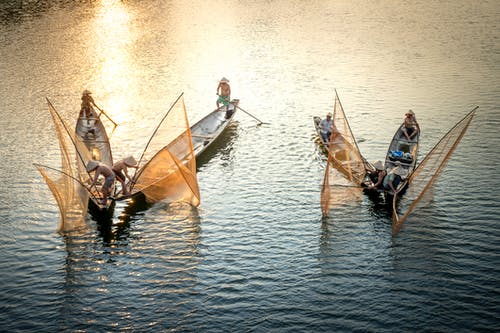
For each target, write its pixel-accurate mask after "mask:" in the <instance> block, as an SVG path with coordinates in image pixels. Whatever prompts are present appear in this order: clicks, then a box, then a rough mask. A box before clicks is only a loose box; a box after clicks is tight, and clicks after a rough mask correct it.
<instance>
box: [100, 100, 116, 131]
mask: <svg viewBox="0 0 500 333" xmlns="http://www.w3.org/2000/svg"><path fill="white" fill-rule="evenodd" d="M94 105H95V104H94ZM95 107H96V108H97V110H99V111H101V113H102V114H103V115H105V116H106V118H108V119H109V120H110V121H111V122H112V123H113V125H115V127H113V131H114V130H115V128H116V126H118V124H117V123H115V121H114V120H113V119H111V117H110V116H108V114H107V113H106V112H104V110H103V109H101V108H100V107H98V106H97V105H95Z"/></svg>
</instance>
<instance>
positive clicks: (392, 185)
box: [383, 161, 408, 194]
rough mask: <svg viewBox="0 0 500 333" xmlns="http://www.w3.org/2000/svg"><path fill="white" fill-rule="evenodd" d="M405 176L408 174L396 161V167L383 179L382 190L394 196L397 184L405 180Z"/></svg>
mask: <svg viewBox="0 0 500 333" xmlns="http://www.w3.org/2000/svg"><path fill="white" fill-rule="evenodd" d="M407 174H408V172H407V170H406V169H405V168H403V166H402V165H401V162H399V161H397V162H396V166H395V167H394V168H392V169H391V171H389V173H388V174H387V176H385V178H384V181H383V184H384V189H385V190H387V191H391V192H392V193H394V194H395V193H396V189H397V188H398V185H399V183H400V182H401V181H402V180H404V179H405V178H406V176H407Z"/></svg>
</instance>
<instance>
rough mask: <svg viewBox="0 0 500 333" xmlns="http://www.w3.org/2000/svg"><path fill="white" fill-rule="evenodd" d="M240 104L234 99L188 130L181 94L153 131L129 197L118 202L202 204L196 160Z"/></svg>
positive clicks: (132, 183)
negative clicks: (129, 199)
mask: <svg viewBox="0 0 500 333" xmlns="http://www.w3.org/2000/svg"><path fill="white" fill-rule="evenodd" d="M238 103H239V100H237V99H235V100H232V101H231V102H230V103H229V105H228V106H222V107H220V108H218V109H216V110H215V111H213V112H211V113H210V114H208V115H207V116H205V117H204V118H202V119H201V120H200V121H198V122H197V123H196V124H194V125H193V126H191V127H187V126H189V123H188V120H187V114H186V109H185V107H184V99H183V94H181V95H180V96H179V97H178V98H177V100H176V101H175V102H174V104H173V105H172V106H171V107H170V109H169V110H168V111H167V113H166V114H165V116H164V117H163V119H162V120H161V121H160V123H159V125H158V126H157V127H156V129H155V130H154V131H153V135H152V136H151V138H150V140H149V142H148V144H147V145H146V148H145V149H144V152H143V154H142V156H141V158H140V159H139V163H138V164H139V169H138V170H137V171H136V174H135V175H134V176H133V181H132V182H131V185H132V186H131V188H130V194H129V195H126V196H124V195H121V196H119V197H117V198H116V200H123V199H128V198H131V199H132V200H131V201H130V203H131V204H134V202H135V201H144V200H146V201H147V202H148V203H150V204H151V203H154V202H157V201H160V200H165V199H166V200H172V201H184V202H188V203H190V204H192V205H193V206H197V205H199V202H200V194H199V188H198V183H197V178H196V161H195V160H196V158H197V157H199V156H200V155H201V154H202V153H203V152H204V151H206V149H207V148H208V147H209V146H210V145H211V144H212V143H213V142H214V141H215V140H216V139H217V138H218V137H219V136H220V135H221V134H222V132H223V131H224V130H225V129H226V128H227V126H228V125H229V124H230V123H231V121H232V119H233V117H234V115H235V112H236V108H237V107H238ZM180 119H183V121H181V120H180ZM181 124H182V125H183V126H181ZM184 126H186V127H184Z"/></svg>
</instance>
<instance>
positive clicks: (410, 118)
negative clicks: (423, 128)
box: [403, 109, 420, 141]
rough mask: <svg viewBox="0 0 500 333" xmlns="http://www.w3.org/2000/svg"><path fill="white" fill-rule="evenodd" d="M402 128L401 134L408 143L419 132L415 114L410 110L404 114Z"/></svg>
mask: <svg viewBox="0 0 500 333" xmlns="http://www.w3.org/2000/svg"><path fill="white" fill-rule="evenodd" d="M403 126H404V127H403V134H404V135H405V137H406V139H407V140H408V141H411V139H412V138H413V137H415V136H416V135H417V133H418V132H419V131H420V126H419V125H418V122H417V118H416V117H415V112H413V111H412V110H411V109H410V110H408V112H406V114H405V120H404V124H403Z"/></svg>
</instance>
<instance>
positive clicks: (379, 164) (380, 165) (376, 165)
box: [373, 160, 384, 170]
mask: <svg viewBox="0 0 500 333" xmlns="http://www.w3.org/2000/svg"><path fill="white" fill-rule="evenodd" d="M373 167H374V168H375V169H377V170H384V164H383V163H382V161H380V160H378V161H375V162H374V163H373Z"/></svg>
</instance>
